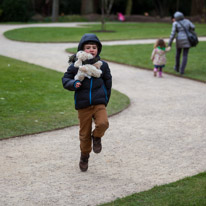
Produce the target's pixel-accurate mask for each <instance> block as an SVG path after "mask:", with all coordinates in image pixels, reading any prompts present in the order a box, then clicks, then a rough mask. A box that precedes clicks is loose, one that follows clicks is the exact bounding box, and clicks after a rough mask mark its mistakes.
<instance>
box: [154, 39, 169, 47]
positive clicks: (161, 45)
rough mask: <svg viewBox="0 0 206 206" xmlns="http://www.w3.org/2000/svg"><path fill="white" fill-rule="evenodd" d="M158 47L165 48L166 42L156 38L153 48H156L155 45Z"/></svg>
mask: <svg viewBox="0 0 206 206" xmlns="http://www.w3.org/2000/svg"><path fill="white" fill-rule="evenodd" d="M158 46H159V47H160V48H165V47H166V43H165V41H164V40H163V39H158V40H157V41H156V43H155V45H154V48H157V47H158Z"/></svg>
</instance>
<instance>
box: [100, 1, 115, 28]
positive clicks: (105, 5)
mask: <svg viewBox="0 0 206 206" xmlns="http://www.w3.org/2000/svg"><path fill="white" fill-rule="evenodd" d="M101 3H102V4H101V25H102V29H101V30H102V31H106V29H105V13H106V16H108V15H109V14H110V12H111V9H112V6H113V4H114V0H101Z"/></svg>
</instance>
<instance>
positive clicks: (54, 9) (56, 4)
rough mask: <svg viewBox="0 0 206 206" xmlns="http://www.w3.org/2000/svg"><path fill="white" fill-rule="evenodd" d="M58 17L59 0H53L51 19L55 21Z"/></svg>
mask: <svg viewBox="0 0 206 206" xmlns="http://www.w3.org/2000/svg"><path fill="white" fill-rule="evenodd" d="M58 17H59V0H53V4H52V21H53V22H55V21H57V20H58Z"/></svg>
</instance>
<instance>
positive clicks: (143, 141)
mask: <svg viewBox="0 0 206 206" xmlns="http://www.w3.org/2000/svg"><path fill="white" fill-rule="evenodd" d="M58 25H60V26H61V25H62V24H58ZM64 25H66V26H74V24H64ZM25 26H28V25H25ZM32 26H35V25H32ZM38 26H39V25H38ZM42 26H45V25H42ZM49 26H51V24H49ZM17 27H20V25H15V26H12V25H9V26H7V25H1V27H0V45H1V46H0V54H1V55H5V56H9V57H13V58H16V59H20V60H23V61H26V62H30V63H34V64H37V65H42V66H45V67H48V68H51V69H55V70H58V71H62V72H64V71H66V68H67V66H68V65H67V60H68V54H66V52H65V49H66V48H68V47H73V46H75V47H76V46H77V44H65V43H62V44H59V43H58V44H36V43H20V42H15V41H10V40H7V39H6V38H5V37H3V35H2V33H3V32H4V31H6V30H10V29H12V28H17ZM203 40H205V39H203ZM125 42H126V43H153V42H154V40H146V41H143V40H141V41H140V40H138V41H137V40H136V41H124V42H123V41H122V42H120V43H122V44H124V43H125ZM114 43H117V42H107V43H103V45H106V44H114ZM109 65H110V68H111V72H112V75H113V88H114V89H117V90H119V91H121V92H123V93H125V94H126V95H128V96H129V98H130V99H131V105H130V107H129V108H128V109H126V110H124V111H123V112H121V113H120V114H118V115H116V116H113V117H110V118H109V121H110V128H109V130H108V131H107V133H106V135H105V136H104V139H103V151H102V152H101V153H100V154H98V155H97V154H94V153H91V158H90V162H89V170H88V172H86V173H82V172H80V171H79V168H78V162H79V140H78V127H77V126H74V127H70V128H66V129H63V130H58V131H53V132H45V133H42V134H37V135H30V136H24V137H17V138H13V139H8V140H3V141H0V151H1V155H0V165H1V168H0V205H4V206H7V205H8V206H11V205H15V206H30V205H31V206H42V205H45V206H53V205H54V206H57V205H58V206H59V205H60V206H63V205H65V206H70V205H71V206H74V205H75V206H76V205H78V206H85V205H91V206H93V205H97V204H100V203H104V202H108V201H111V200H114V199H116V198H118V197H123V196H127V195H129V194H131V193H135V192H140V191H143V190H147V189H150V188H152V187H153V186H155V185H160V184H165V183H169V182H173V181H176V180H178V179H181V178H183V177H186V176H191V175H195V174H197V173H199V172H203V171H206V158H205V156H206V135H205V134H206V128H205V125H206V85H205V84H203V83H199V82H196V81H192V80H187V79H182V78H178V77H174V76H170V75H166V74H164V77H163V78H161V79H159V78H154V77H153V75H152V72H151V71H146V70H140V69H137V68H134V67H129V66H123V65H119V64H114V63H110V64H109Z"/></svg>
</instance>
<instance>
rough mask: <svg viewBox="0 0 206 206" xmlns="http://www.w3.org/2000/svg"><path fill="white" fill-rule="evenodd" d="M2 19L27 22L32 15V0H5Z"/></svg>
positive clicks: (2, 6)
mask: <svg viewBox="0 0 206 206" xmlns="http://www.w3.org/2000/svg"><path fill="white" fill-rule="evenodd" d="M1 8H2V10H3V12H2V16H1V21H23V22H26V21H28V20H29V19H30V17H31V15H32V11H31V5H30V1H28V0H3V2H2V5H1Z"/></svg>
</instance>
